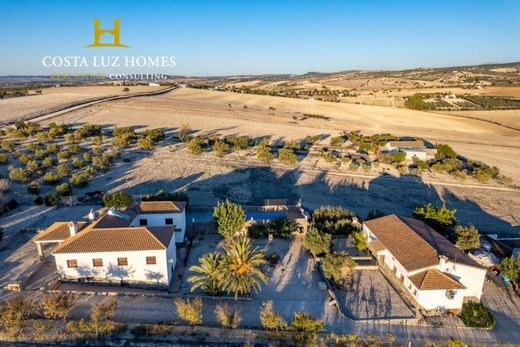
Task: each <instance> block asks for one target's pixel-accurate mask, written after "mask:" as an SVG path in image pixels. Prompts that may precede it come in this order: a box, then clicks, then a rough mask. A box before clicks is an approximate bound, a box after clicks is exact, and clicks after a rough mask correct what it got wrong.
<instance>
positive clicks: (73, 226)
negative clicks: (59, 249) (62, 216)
mask: <svg viewBox="0 0 520 347" xmlns="http://www.w3.org/2000/svg"><path fill="white" fill-rule="evenodd" d="M69 231H70V236H74V235H76V233H77V232H78V230H77V228H76V224H74V222H70V223H69Z"/></svg>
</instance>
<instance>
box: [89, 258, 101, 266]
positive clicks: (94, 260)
mask: <svg viewBox="0 0 520 347" xmlns="http://www.w3.org/2000/svg"><path fill="white" fill-rule="evenodd" d="M92 265H93V266H94V267H100V266H103V259H101V258H97V259H92Z"/></svg>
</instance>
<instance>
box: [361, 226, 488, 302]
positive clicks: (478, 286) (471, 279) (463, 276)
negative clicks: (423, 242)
mask: <svg viewBox="0 0 520 347" xmlns="http://www.w3.org/2000/svg"><path fill="white" fill-rule="evenodd" d="M363 232H364V233H365V235H366V238H367V239H368V243H370V242H371V241H373V240H377V238H376V237H375V235H374V234H373V233H372V232H371V231H370V229H369V228H368V227H366V226H365V225H363ZM377 255H378V256H384V262H385V264H386V265H387V266H388V267H389V268H390V269H392V270H394V269H395V270H396V276H397V278H398V279H399V280H400V279H401V278H400V277H401V274H402V275H404V282H403V285H404V286H405V287H406V289H407V290H408V291H409V292H410V294H411V295H412V296H413V297H415V299H416V300H417V303H418V304H419V305H421V306H422V307H424V308H425V309H428V310H433V309H438V308H444V309H460V308H462V303H463V300H464V297H466V296H468V297H469V296H473V297H477V298H478V299H480V297H481V295H482V291H483V287H484V281H485V277H486V270H485V269H481V268H476V267H472V266H467V265H463V264H460V263H453V262H449V261H448V262H447V263H445V264H443V265H441V264H440V263H439V265H437V266H435V267H434V268H436V269H437V270H439V271H441V272H445V273H448V274H450V275H451V276H453V277H454V278H455V279H457V280H458V281H459V282H460V283H462V284H463V285H464V286H465V287H466V289H458V290H455V293H456V294H455V296H454V298H453V299H449V298H448V297H447V296H446V290H418V289H417V288H416V287H415V285H414V284H413V283H412V282H411V281H410V280H409V279H408V277H409V276H412V275H414V274H416V273H418V272H421V271H424V270H426V269H427V268H424V269H418V270H415V271H412V272H408V271H407V270H406V269H405V268H404V267H403V266H402V265H401V264H400V263H399V262H398V261H397V259H395V258H394V257H393V256H392V254H391V253H390V252H389V251H388V250H384V251H380V252H378V254H377Z"/></svg>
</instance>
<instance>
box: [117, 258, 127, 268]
mask: <svg viewBox="0 0 520 347" xmlns="http://www.w3.org/2000/svg"><path fill="white" fill-rule="evenodd" d="M117 265H119V266H127V265H128V258H117Z"/></svg>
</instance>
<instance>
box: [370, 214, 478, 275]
mask: <svg viewBox="0 0 520 347" xmlns="http://www.w3.org/2000/svg"><path fill="white" fill-rule="evenodd" d="M365 225H366V226H367V227H368V229H370V231H372V232H373V233H374V235H375V236H376V237H377V239H378V240H379V241H381V243H382V244H383V245H384V247H386V248H387V249H388V251H389V252H390V253H391V254H392V255H393V256H394V257H395V258H396V259H397V260H398V261H399V263H401V265H402V266H403V267H404V268H405V269H406V270H407V271H414V270H419V269H424V268H427V267H432V266H435V265H437V264H439V256H440V255H444V256H446V257H448V259H449V260H450V261H452V262H456V263H461V264H465V265H469V266H474V267H478V268H481V266H480V265H478V264H477V263H476V262H475V261H473V260H471V259H470V258H469V257H468V256H467V255H466V254H465V253H463V252H462V251H460V250H459V249H458V248H457V247H455V245H454V244H452V243H451V242H449V241H448V240H446V239H445V238H444V237H443V236H442V235H441V234H439V233H438V232H437V231H435V230H433V229H432V228H431V227H429V226H428V225H426V224H425V223H423V222H422V221H420V220H417V219H413V218H406V217H400V216H396V215H394V214H392V215H388V216H385V217H381V218H376V219H372V220H369V221H366V222H365Z"/></svg>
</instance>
